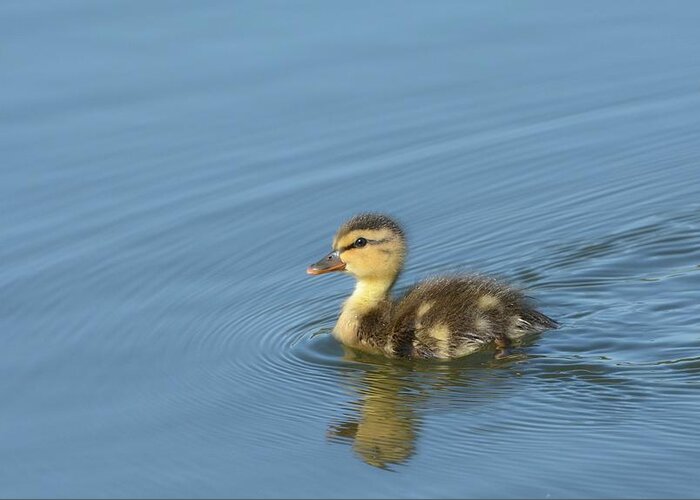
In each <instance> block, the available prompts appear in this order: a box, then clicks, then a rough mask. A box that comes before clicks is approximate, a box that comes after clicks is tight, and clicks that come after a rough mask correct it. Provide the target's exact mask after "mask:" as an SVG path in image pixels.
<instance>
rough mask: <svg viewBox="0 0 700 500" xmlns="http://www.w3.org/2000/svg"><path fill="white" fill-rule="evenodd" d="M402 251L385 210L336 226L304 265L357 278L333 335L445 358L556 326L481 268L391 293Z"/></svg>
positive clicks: (375, 349) (391, 351)
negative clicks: (325, 245) (316, 256)
mask: <svg viewBox="0 0 700 500" xmlns="http://www.w3.org/2000/svg"><path fill="white" fill-rule="evenodd" d="M405 258H406V238H405V234H404V231H403V229H402V228H401V226H400V225H399V224H398V223H397V222H396V221H395V220H394V219H392V218H390V217H389V216H387V215H383V214H377V213H364V214H359V215H356V216H354V217H352V218H351V219H350V220H348V221H347V222H345V223H344V224H343V225H342V226H341V227H340V228H339V229H338V231H337V232H336V234H335V237H334V238H333V244H332V251H331V252H330V253H329V254H328V255H326V256H325V257H323V258H322V259H321V260H319V261H318V262H316V263H315V264H312V265H311V266H309V267H308V269H307V273H308V274H314V275H317V274H325V273H330V272H344V273H349V274H351V275H352V276H353V277H354V278H355V279H356V280H357V283H356V286H355V290H354V291H353V293H352V295H350V297H349V298H348V299H347V300H346V301H345V303H344V304H343V307H342V310H341V313H340V317H339V318H338V321H337V323H336V325H335V328H334V329H333V335H334V337H335V338H336V339H337V340H338V341H340V342H341V343H343V344H345V345H347V346H349V347H352V348H355V349H359V350H362V351H366V352H370V353H375V354H384V355H386V356H389V357H395V358H439V359H450V358H458V357H462V356H466V355H468V354H471V353H473V352H475V351H477V350H479V349H481V348H483V347H485V346H487V345H494V346H496V347H497V348H498V349H503V348H505V347H507V346H508V345H509V344H510V343H511V340H513V339H516V338H519V337H521V336H523V335H525V334H527V333H531V332H541V331H544V330H547V329H550V328H557V326H558V324H557V322H556V321H554V320H552V319H550V318H548V317H547V316H545V315H544V314H542V313H540V312H538V311H536V310H535V309H533V308H532V306H530V305H529V304H528V303H527V301H526V299H525V297H524V296H523V294H522V293H521V292H520V291H518V290H517V289H515V288H513V287H511V286H509V285H507V284H504V283H501V282H498V281H496V280H495V279H492V278H488V277H483V276H479V275H467V276H453V277H439V278H432V279H428V280H426V281H423V282H421V283H419V284H417V285H415V286H414V287H413V288H411V289H409V290H408V291H407V292H406V293H405V294H404V295H403V297H401V298H399V299H398V300H392V298H391V289H392V287H393V286H394V283H395V282H396V278H397V277H398V275H399V273H400V272H401V270H402V268H403V264H404V261H405Z"/></svg>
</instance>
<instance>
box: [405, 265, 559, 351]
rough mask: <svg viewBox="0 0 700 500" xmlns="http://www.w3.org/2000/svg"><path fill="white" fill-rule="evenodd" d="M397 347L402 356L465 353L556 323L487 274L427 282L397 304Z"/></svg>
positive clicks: (508, 287)
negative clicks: (484, 275)
mask: <svg viewBox="0 0 700 500" xmlns="http://www.w3.org/2000/svg"><path fill="white" fill-rule="evenodd" d="M393 323H394V325H393V334H392V346H393V347H394V349H395V350H397V348H398V350H397V351H396V354H397V355H399V356H408V357H421V358H423V357H437V358H453V357H460V356H464V355H466V354H470V353H471V352H473V351H475V350H477V349H479V348H481V347H482V346H483V345H485V344H487V343H491V342H494V341H499V342H507V339H510V338H513V337H518V336H520V335H523V334H525V333H528V332H536V331H541V330H545V329H547V328H553V327H556V323H555V322H554V321H553V320H551V319H550V318H548V317H547V316H545V315H544V314H542V313H539V312H537V311H535V310H534V309H532V308H531V307H530V306H529V305H528V304H527V301H526V300H525V297H524V296H523V295H522V293H520V292H519V291H518V290H516V289H515V288H513V287H510V286H508V285H506V284H503V283H500V282H498V281H496V280H494V279H491V278H486V277H483V276H459V277H445V278H435V279H430V280H427V281H424V282H422V283H420V284H418V285H417V286H415V287H414V288H412V289H411V290H409V291H408V292H407V293H406V295H405V296H404V297H403V298H402V299H401V300H400V301H399V302H398V303H397V305H396V310H395V314H394V322H393Z"/></svg>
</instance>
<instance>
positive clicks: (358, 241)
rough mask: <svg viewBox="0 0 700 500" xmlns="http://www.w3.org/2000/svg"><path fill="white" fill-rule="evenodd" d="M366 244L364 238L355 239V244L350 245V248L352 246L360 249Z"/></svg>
mask: <svg viewBox="0 0 700 500" xmlns="http://www.w3.org/2000/svg"><path fill="white" fill-rule="evenodd" d="M366 244H367V240H366V239H364V238H357V239H356V240H355V243H353V244H352V246H354V247H355V248H362V247H363V246H365V245H366Z"/></svg>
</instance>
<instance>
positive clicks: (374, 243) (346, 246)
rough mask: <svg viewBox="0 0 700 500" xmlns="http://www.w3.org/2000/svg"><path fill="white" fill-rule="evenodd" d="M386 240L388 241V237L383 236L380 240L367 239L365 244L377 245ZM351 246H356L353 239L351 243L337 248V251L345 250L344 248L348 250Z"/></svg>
mask: <svg viewBox="0 0 700 500" xmlns="http://www.w3.org/2000/svg"><path fill="white" fill-rule="evenodd" d="M365 239H366V240H367V238H365ZM387 241H389V239H388V238H384V239H381V240H367V244H368V245H379V244H381V243H386V242H387ZM351 248H356V247H355V242H354V241H353V242H352V243H350V244H349V245H345V246H344V247H343V248H341V249H340V250H338V251H339V252H345V251H346V250H350V249H351Z"/></svg>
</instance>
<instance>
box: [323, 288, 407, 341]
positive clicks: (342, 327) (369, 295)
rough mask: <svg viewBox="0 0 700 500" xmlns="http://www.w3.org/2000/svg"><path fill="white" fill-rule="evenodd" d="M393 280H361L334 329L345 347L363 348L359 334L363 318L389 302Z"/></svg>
mask: <svg viewBox="0 0 700 500" xmlns="http://www.w3.org/2000/svg"><path fill="white" fill-rule="evenodd" d="M393 284H394V281H393V280H360V281H358V282H357V285H355V291H353V293H352V295H351V296H350V298H348V300H347V301H345V304H344V305H343V310H342V312H341V313H340V318H338V323H337V324H336V325H335V328H334V329H333V334H334V335H335V337H336V338H337V339H338V340H339V341H341V342H342V343H343V344H345V345H350V346H356V347H358V346H359V347H362V346H361V345H360V339H359V337H358V333H359V330H360V324H361V321H362V318H363V317H364V316H366V315H367V314H368V313H369V312H370V311H372V310H374V309H376V308H377V307H380V306H381V305H382V304H386V303H387V302H388V301H389V291H390V290H391V287H392V285H393Z"/></svg>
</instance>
